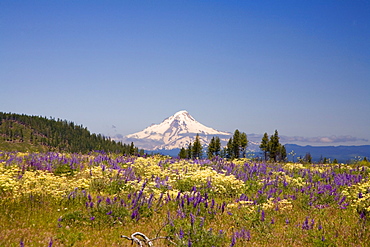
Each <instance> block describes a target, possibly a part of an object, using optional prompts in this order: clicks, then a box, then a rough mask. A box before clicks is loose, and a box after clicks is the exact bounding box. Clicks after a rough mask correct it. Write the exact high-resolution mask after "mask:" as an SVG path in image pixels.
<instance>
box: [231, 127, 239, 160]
mask: <svg viewBox="0 0 370 247" xmlns="http://www.w3.org/2000/svg"><path fill="white" fill-rule="evenodd" d="M239 157H240V132H239V130H238V129H236V130H235V131H234V135H233V141H232V156H231V158H239Z"/></svg>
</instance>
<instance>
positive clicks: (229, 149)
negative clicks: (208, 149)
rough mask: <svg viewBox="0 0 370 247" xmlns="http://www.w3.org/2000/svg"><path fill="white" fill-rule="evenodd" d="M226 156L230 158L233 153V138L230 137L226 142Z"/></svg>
mask: <svg viewBox="0 0 370 247" xmlns="http://www.w3.org/2000/svg"><path fill="white" fill-rule="evenodd" d="M225 151H226V152H225V153H226V158H228V159H231V158H232V155H233V138H232V137H231V138H230V139H229V141H228V142H227V144H226V150H225Z"/></svg>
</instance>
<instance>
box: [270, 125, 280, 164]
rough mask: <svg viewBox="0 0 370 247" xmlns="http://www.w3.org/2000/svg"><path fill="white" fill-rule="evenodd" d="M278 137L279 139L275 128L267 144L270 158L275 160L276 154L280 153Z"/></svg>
mask: <svg viewBox="0 0 370 247" xmlns="http://www.w3.org/2000/svg"><path fill="white" fill-rule="evenodd" d="M279 139H280V137H279V133H278V131H277V130H275V133H274V135H272V136H271V137H270V141H269V144H268V147H269V152H270V159H273V160H274V161H275V162H276V161H277V158H278V155H279V153H280V143H279Z"/></svg>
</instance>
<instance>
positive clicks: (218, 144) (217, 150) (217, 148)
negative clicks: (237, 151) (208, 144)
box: [214, 136, 221, 156]
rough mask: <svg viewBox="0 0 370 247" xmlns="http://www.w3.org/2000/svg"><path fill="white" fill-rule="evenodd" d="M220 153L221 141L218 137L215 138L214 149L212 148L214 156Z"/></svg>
mask: <svg viewBox="0 0 370 247" xmlns="http://www.w3.org/2000/svg"><path fill="white" fill-rule="evenodd" d="M220 152H221V140H220V137H218V136H216V138H215V147H214V155H215V156H218V155H220Z"/></svg>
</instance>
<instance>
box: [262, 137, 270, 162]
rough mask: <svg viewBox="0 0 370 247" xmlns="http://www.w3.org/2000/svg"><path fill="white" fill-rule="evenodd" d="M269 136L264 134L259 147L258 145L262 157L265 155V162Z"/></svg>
mask: <svg viewBox="0 0 370 247" xmlns="http://www.w3.org/2000/svg"><path fill="white" fill-rule="evenodd" d="M268 144H269V136H268V134H267V133H265V134H264V135H263V137H262V141H261V145H260V149H261V150H262V151H263V153H264V155H265V161H266V160H267V153H268V151H269V149H268V148H269V146H268Z"/></svg>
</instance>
